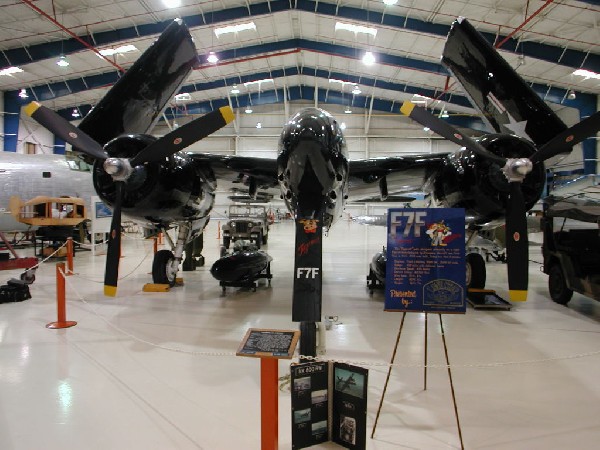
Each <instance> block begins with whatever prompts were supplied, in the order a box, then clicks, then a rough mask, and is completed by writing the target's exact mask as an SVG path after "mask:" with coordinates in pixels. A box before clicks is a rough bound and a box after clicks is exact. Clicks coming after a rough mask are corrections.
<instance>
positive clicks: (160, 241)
mask: <svg viewBox="0 0 600 450" xmlns="http://www.w3.org/2000/svg"><path fill="white" fill-rule="evenodd" d="M158 243H159V244H160V245H162V243H163V234H162V231H161V232H160V233H158Z"/></svg>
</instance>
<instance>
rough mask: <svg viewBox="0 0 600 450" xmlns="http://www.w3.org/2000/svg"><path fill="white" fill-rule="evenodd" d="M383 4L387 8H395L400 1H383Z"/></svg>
mask: <svg viewBox="0 0 600 450" xmlns="http://www.w3.org/2000/svg"><path fill="white" fill-rule="evenodd" d="M383 3H384V4H385V5H387V6H393V5H395V4H396V3H398V0H383Z"/></svg>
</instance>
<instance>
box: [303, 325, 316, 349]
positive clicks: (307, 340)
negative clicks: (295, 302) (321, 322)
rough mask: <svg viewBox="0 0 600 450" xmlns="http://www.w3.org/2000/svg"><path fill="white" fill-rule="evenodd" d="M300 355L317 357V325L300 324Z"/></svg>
mask: <svg viewBox="0 0 600 450" xmlns="http://www.w3.org/2000/svg"><path fill="white" fill-rule="evenodd" d="M300 354H301V355H304V356H317V324H316V323H314V322H300Z"/></svg>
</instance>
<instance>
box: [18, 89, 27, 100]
mask: <svg viewBox="0 0 600 450" xmlns="http://www.w3.org/2000/svg"><path fill="white" fill-rule="evenodd" d="M19 97H21V98H29V95H28V94H27V90H26V89H21V90H20V91H19Z"/></svg>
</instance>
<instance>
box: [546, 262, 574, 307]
mask: <svg viewBox="0 0 600 450" xmlns="http://www.w3.org/2000/svg"><path fill="white" fill-rule="evenodd" d="M548 291H549V292H550V298H552V300H553V301H554V302H556V303H558V304H559V305H566V304H567V303H569V301H570V300H571V297H573V291H572V290H571V289H569V288H568V287H567V280H565V276H564V275H563V273H562V269H561V268H560V265H559V264H553V265H552V267H550V271H549V272H548Z"/></svg>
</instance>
